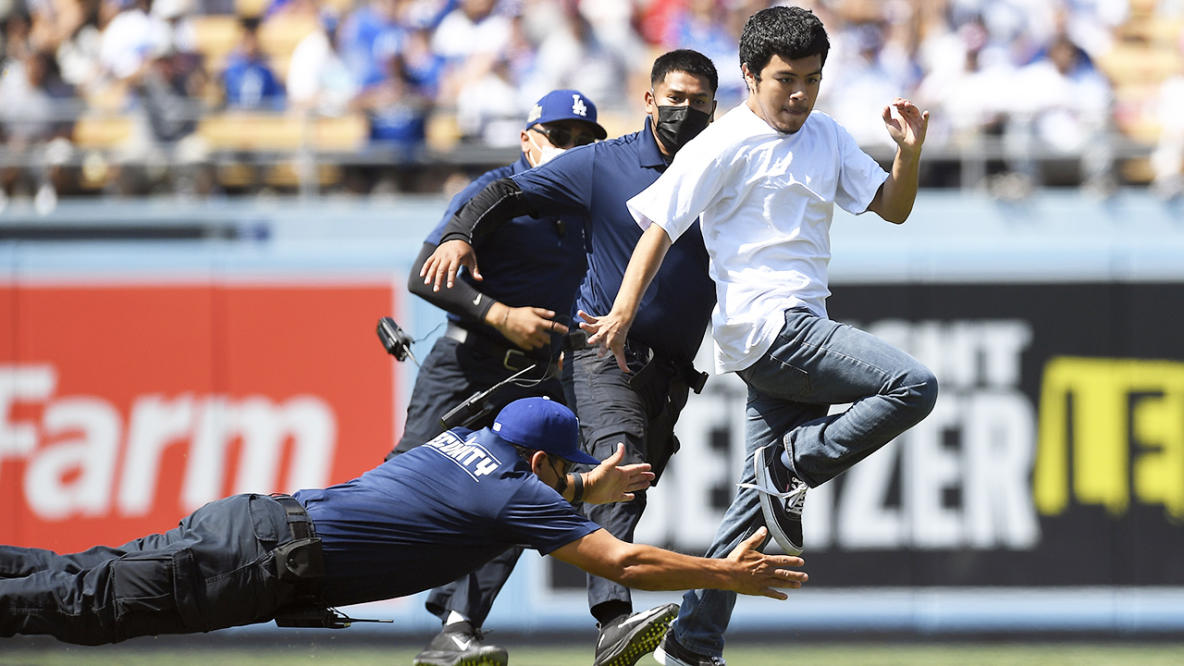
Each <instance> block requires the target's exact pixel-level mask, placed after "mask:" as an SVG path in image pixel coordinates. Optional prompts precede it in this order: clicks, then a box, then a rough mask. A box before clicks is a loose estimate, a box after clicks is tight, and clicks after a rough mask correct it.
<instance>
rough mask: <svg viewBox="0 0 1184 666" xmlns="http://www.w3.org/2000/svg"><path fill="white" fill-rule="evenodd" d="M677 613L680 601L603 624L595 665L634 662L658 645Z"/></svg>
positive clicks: (629, 664)
mask: <svg viewBox="0 0 1184 666" xmlns="http://www.w3.org/2000/svg"><path fill="white" fill-rule="evenodd" d="M677 615H678V604H666V605H664V606H658V607H657V608H651V609H649V610H645V611H639V612H637V613H633V614H632V615H623V616H621V617H620V618H618V619H616V620H613V621H612V622H610V623H608V624H606V625H605V626H603V627H601V628H600V636H599V638H597V640H596V658H595V659H594V660H593V661H592V664H593V666H633V664H636V663H637V660H638V659H641V657H642V656H643V655H646V654H649V653H650V652H653V651H654V648H656V647H658V643H659V642H660V641H661V640H662V636H665V635H666V630H667V629H669V628H670V623H671V622H672V621H673V620H674V618H675V617H676V616H677Z"/></svg>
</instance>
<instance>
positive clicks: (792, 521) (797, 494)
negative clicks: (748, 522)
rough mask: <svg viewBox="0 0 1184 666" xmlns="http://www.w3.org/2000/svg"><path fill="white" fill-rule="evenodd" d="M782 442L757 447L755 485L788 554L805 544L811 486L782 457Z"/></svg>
mask: <svg viewBox="0 0 1184 666" xmlns="http://www.w3.org/2000/svg"><path fill="white" fill-rule="evenodd" d="M780 452H781V446H780V445H779V444H769V445H768V446H763V447H761V448H759V449H757V451H756V455H754V456H753V468H754V471H755V472H756V485H755V486H751V485H749V484H744V485H747V486H748V487H752V488H755V489H756V490H757V491H758V495H759V496H760V500H761V512H762V513H764V514H765V525H766V526H767V527H768V528H769V534H770V535H772V537H773V540H774V541H776V542H777V545H779V546H781V549H782V550H784V551H785V553H786V554H787V555H798V554H800V553H801V552H802V549H803V548H804V546H805V544H804V543H803V539H802V509H804V508H805V506H806V491H807V490H809V489H810V487H809V486H807V485H806V484H805V483H804V482H803V481H802V480H801V479H799V478H797V477H796V476H794V475H793V472H790V471H789V468H787V467H786V466H785V465H782V464H781V461H780V460H779V459H778V458H779V457H780V456H779V454H780Z"/></svg>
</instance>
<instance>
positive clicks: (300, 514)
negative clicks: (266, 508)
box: [271, 493, 317, 539]
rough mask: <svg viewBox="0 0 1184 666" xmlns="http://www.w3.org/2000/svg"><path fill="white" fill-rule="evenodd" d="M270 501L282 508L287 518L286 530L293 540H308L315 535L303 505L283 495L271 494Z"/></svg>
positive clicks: (314, 529)
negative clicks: (289, 531)
mask: <svg viewBox="0 0 1184 666" xmlns="http://www.w3.org/2000/svg"><path fill="white" fill-rule="evenodd" d="M271 499H273V500H275V501H277V502H279V503H280V506H282V507H284V513H285V514H287V516H288V529H289V530H291V531H292V538H293V539H310V538H313V537H315V536H316V535H317V531H316V528H314V527H313V525H312V521H311V520H309V518H308V512H307V511H305V510H304V505H303V504H301V503H300V502H298V501H296V498H295V497H292V496H291V495H285V494H283V493H272V494H271Z"/></svg>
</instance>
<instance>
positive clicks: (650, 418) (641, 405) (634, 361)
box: [565, 343, 689, 609]
mask: <svg viewBox="0 0 1184 666" xmlns="http://www.w3.org/2000/svg"><path fill="white" fill-rule="evenodd" d="M625 357H626V360H627V362H628V363H629V367H630V370H632V374H625V373H624V372H621V369H620V368H619V367H618V366H617V360H616V358H614V357H613V355H612V354H605V355H603V356H600V355H599V352H598V351H597V350H596V349H580V350H577V351H575V352H573V354H572V358H571V360H570V361H569V362H570V363H571V368H572V381H571V384H570V386H567V387H565V388H568V389H569V390H570V391H571V392H572V394H571V395H570V396H569V399H568V406H569V407H571V408H572V409H573V410H575V412H576V414H577V415H579V417H580V437H581V440H582V442H583V448H584V451H585V452H586V453H588V454H590V455H591V456H592V457H594V458H597V459H599V460H604V459H605V458H607V457H609V456H610V455H612V454H613V453H615V452H616V450H617V442H621V443H623V444H624V445H625V459H624V460H622V461H621V464H623V465H629V464H634V463H640V462H650V463H655V468H654V472H655V473H656V474H659V475H660V474H661V472H662V470H661V469H660V468H659V465H664V463H665V460H659V459H660V458H661V457H662V456H661V454H660V451H659V450H658V449H660V448H666V450H667V453H666V455H669V446H670V438H672V437H673V430H674V424H675V422H676V421H677V420H678V416H679V414H680V413H681V412H682V408H683V406H685V405H686V401H687V394H688V392H689V390H688V387H687V384H686V383H685V382H681V381H679V380H677V379H676V377H675V376H674V374H673V369H672V368H671V367H665V366H663V365H662V364H660V363H658V364H654V365H650V366H649V367H648V368H647V365H648V364H647V358H646V355H645V354H642V353H640V352H638V351H635V350H634V349H633V348H631V347H630V345H629V344H628V343H627V344H626V346H625ZM643 369H644V370H643ZM639 380H640V381H639ZM675 444H677V440H675ZM634 495H635V497H634V499H633V501H631V502H618V503H612V504H585V505H583V508H584V515H585V516H587V517H588V518H589V519H591V520H592V521H594V522H595V523H596V524H598V525H600V526H601V527H603V528H604V529H606V530H608V531H609V533H610V534H612V535H613V536H615V537H617V538H618V539H621V540H622V541H628V542H630V543H632V541H633V534H634V531H635V530H636V529H637V523H638V522H640V521H641V516H642V514H643V513H644V512H645V507H646V494H645V492H644V491H642V492H637V493H634ZM608 602H624V603H627V604H630V605H632V603H633V601H632V597H631V595H630V593H629V588H627V587H625V586H624V585H621V584H620V583H616V582H614V581H611V580H608V579H607V578H600V577H599V576H593V575H592V574H588V608H589V609H594V608H596V607H597V606H599V605H600V604H604V603H608Z"/></svg>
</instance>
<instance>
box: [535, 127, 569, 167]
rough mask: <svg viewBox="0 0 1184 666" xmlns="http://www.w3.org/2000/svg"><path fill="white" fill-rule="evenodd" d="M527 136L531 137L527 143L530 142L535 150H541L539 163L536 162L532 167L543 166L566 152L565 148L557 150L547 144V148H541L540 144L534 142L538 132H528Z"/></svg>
mask: <svg viewBox="0 0 1184 666" xmlns="http://www.w3.org/2000/svg"><path fill="white" fill-rule="evenodd" d="M527 134H529V135H530V138H528V139H527V141H530V145H532V146H534V147H535V148H538V150H539V159H538V161H537V162H535V163H534V164H532V165H531V166H536V167H538V166H543V165H544V164H546V163H547V162H550V161H551V160H553V159H555V157H556V156H557V155H560V154H562V153H564V152H566V151H565V150H564V149H563V148H556V147H555V146H552V145H551V144H547V145H545V146H540V145H539V144H537V143H535V142H534V135H535V134H537V132H531V131H529V130H527Z"/></svg>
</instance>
